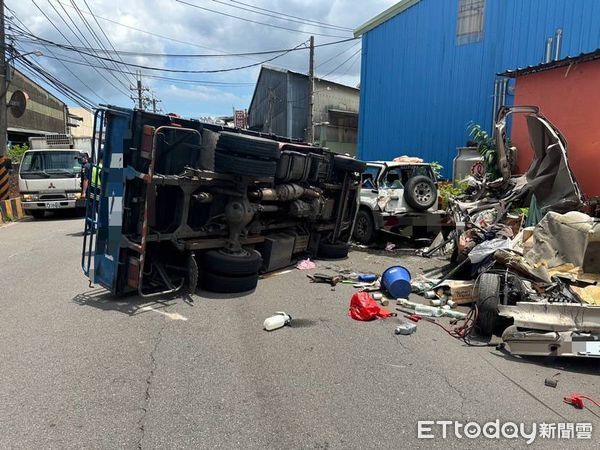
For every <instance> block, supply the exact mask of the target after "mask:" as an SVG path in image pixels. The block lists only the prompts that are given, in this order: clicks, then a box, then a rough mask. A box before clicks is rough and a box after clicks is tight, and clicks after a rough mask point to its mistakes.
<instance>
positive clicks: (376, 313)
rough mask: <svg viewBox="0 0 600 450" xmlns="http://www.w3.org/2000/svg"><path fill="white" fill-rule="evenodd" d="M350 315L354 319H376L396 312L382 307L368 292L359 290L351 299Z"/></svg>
mask: <svg viewBox="0 0 600 450" xmlns="http://www.w3.org/2000/svg"><path fill="white" fill-rule="evenodd" d="M348 315H349V316H350V317H352V318H353V319H354V320H375V319H379V318H381V319H385V318H386V317H390V316H395V315H396V314H394V313H393V312H390V311H388V310H387V309H384V308H381V307H380V306H379V305H378V304H377V302H376V301H375V300H374V299H373V297H371V295H370V294H369V293H368V292H357V293H355V294H354V295H353V296H352V298H351V299H350V311H348Z"/></svg>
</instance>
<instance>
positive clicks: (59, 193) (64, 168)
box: [19, 136, 89, 219]
mask: <svg viewBox="0 0 600 450" xmlns="http://www.w3.org/2000/svg"><path fill="white" fill-rule="evenodd" d="M29 142H30V150H28V151H27V152H25V154H24V155H23V159H22V160H21V164H20V167H19V191H20V193H21V204H22V206H23V210H24V211H25V212H26V213H27V214H29V215H31V216H33V217H34V218H36V219H39V218H42V217H43V216H44V214H45V212H46V211H56V210H64V209H75V208H84V206H85V199H84V196H83V193H82V179H81V176H82V164H83V162H84V158H85V156H86V154H87V152H89V140H88V142H87V146H88V148H86V142H85V140H83V141H82V140H79V142H78V144H79V145H78V147H79V148H74V146H75V145H74V143H73V140H72V139H71V138H69V137H68V136H67V137H65V138H63V139H60V140H58V142H57V141H56V140H55V141H54V142H53V140H52V139H51V138H47V137H42V138H31V139H30V141H29Z"/></svg>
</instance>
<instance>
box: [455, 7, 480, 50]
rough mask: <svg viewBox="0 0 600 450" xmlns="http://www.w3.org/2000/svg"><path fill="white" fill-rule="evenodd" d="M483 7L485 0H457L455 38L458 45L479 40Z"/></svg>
mask: <svg viewBox="0 0 600 450" xmlns="http://www.w3.org/2000/svg"><path fill="white" fill-rule="evenodd" d="M484 9H485V0H458V18H457V21H456V39H457V43H458V44H459V45H461V44H469V43H471V42H478V41H480V40H481V38H482V37H483V21H484V17H483V13H484Z"/></svg>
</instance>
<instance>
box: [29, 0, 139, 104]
mask: <svg viewBox="0 0 600 450" xmlns="http://www.w3.org/2000/svg"><path fill="white" fill-rule="evenodd" d="M32 1H33V0H32ZM47 1H48V3H49V4H50V6H51V7H52V9H54V11H56V13H57V14H58V15H59V17H60V19H61V20H62V21H63V22H64V23H65V25H67V27H68V28H69V30H70V31H71V33H73V35H74V36H75V37H76V38H77V40H78V41H79V42H81V44H82V45H85V44H84V41H85V43H86V44H87V45H88V46H90V47H91V45H90V41H88V39H87V38H86V37H85V34H84V33H83V32H82V31H81V29H80V28H79V26H77V23H75V20H73V18H72V17H71V15H70V14H69V12H68V11H67V10H66V9H65V7H64V6H63V5H62V3H59V5H60V8H61V9H62V10H63V11H64V13H65V15H66V16H67V18H68V19H69V21H70V22H71V23H72V24H73V26H74V27H75V29H76V30H77V31H78V32H79V34H80V35H81V38H83V40H82V39H81V38H80V37H79V36H78V35H77V33H75V31H73V28H71V27H70V26H69V24H68V23H67V22H66V21H65V19H64V18H63V17H62V16H61V15H60V13H59V12H58V11H57V10H56V8H55V7H54V4H53V3H52V1H51V0H47ZM89 56H92V57H96V58H98V57H99V56H100V55H98V54H97V53H94V54H91V55H89ZM101 64H102V65H103V66H105V68H106V69H108V65H106V64H105V63H104V62H101ZM109 73H110V74H111V75H112V77H113V78H114V79H115V80H116V81H117V82H118V83H119V84H121V86H123V87H124V88H125V89H129V86H128V85H127V82H123V79H122V78H119V77H117V76H116V75H115V74H114V73H112V72H109ZM121 92H124V91H121Z"/></svg>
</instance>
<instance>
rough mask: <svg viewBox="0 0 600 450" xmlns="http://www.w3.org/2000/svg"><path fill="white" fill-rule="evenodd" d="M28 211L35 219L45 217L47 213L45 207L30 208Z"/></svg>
mask: <svg viewBox="0 0 600 450" xmlns="http://www.w3.org/2000/svg"><path fill="white" fill-rule="evenodd" d="M26 213H27V214H30V215H31V216H32V217H33V218H34V219H43V218H44V216H45V215H46V211H44V210H43V209H29V210H27V211H26Z"/></svg>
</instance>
